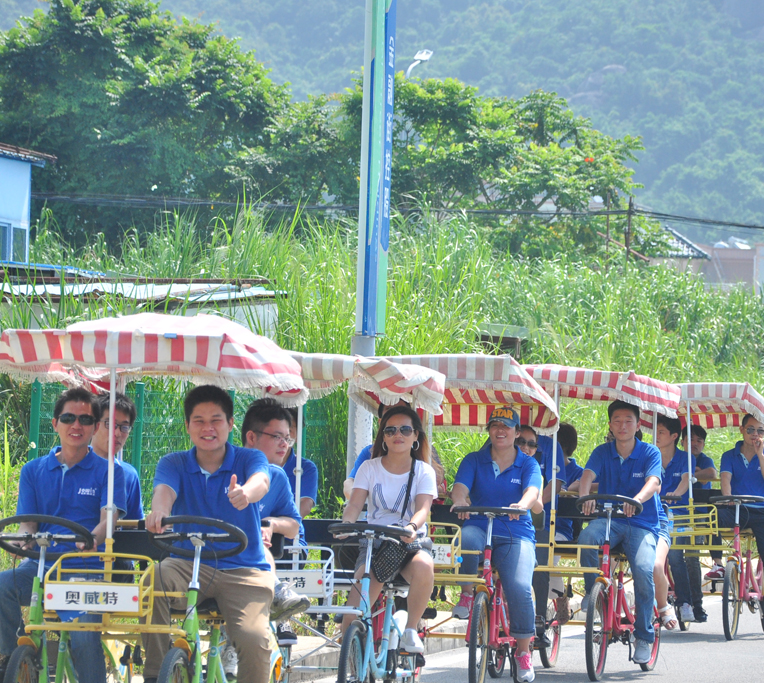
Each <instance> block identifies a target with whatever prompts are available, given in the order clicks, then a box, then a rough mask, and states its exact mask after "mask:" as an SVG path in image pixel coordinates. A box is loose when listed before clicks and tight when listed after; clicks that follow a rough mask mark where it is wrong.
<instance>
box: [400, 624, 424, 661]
mask: <svg viewBox="0 0 764 683" xmlns="http://www.w3.org/2000/svg"><path fill="white" fill-rule="evenodd" d="M398 649H399V650H401V651H402V652H408V653H409V654H411V655H417V654H421V653H422V652H424V644H423V643H422V639H421V638H420V637H419V634H418V633H417V632H416V631H415V630H414V629H413V628H407V629H406V630H405V631H404V632H403V633H402V634H401V639H400V640H399V641H398Z"/></svg>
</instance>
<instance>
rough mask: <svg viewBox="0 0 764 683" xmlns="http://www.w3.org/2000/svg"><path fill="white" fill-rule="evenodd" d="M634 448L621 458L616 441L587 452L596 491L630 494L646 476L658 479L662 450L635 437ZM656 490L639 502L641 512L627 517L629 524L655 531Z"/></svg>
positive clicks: (637, 488)
mask: <svg viewBox="0 0 764 683" xmlns="http://www.w3.org/2000/svg"><path fill="white" fill-rule="evenodd" d="M634 441H635V445H634V450H633V451H632V452H631V454H630V455H629V457H628V458H626V460H623V461H622V460H621V456H620V455H618V451H616V449H615V441H612V442H610V443H604V444H602V445H601V446H597V448H595V449H594V450H593V451H592V454H591V455H590V456H589V461H588V462H587V463H586V469H587V470H591V471H592V472H594V474H595V475H596V479H597V483H598V484H599V489H598V493H605V494H613V495H620V496H628V497H629V498H633V497H634V496H636V495H637V494H638V493H639V492H640V491H641V490H642V488H643V487H644V485H645V481H647V478H648V477H657V478H658V479H659V480H660V479H661V469H662V468H661V452H660V451H659V450H658V448H657V447H656V446H653V445H652V444H648V443H645V442H644V441H640V440H639V439H635V440H634ZM659 506H660V500H659V498H658V494H655V495H653V497H652V498H650V499H648V500H646V501H645V502H644V503H642V512H641V514H639V515H635V516H634V517H631V518H630V519H623V520H619V521H625V522H626V523H628V524H633V525H634V526H638V527H641V528H643V529H649V530H650V531H652V532H653V533H655V534H657V533H658V529H659V524H658V507H659Z"/></svg>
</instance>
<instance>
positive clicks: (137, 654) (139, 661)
mask: <svg viewBox="0 0 764 683" xmlns="http://www.w3.org/2000/svg"><path fill="white" fill-rule="evenodd" d="M133 664H135V666H143V654H142V653H141V646H140V645H136V646H135V650H133Z"/></svg>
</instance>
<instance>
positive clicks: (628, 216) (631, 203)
mask: <svg viewBox="0 0 764 683" xmlns="http://www.w3.org/2000/svg"><path fill="white" fill-rule="evenodd" d="M633 212H634V197H629V210H628V211H627V212H626V235H625V237H626V239H625V240H624V241H625V243H626V260H627V261H628V260H629V252H630V251H631V215H632V213H633Z"/></svg>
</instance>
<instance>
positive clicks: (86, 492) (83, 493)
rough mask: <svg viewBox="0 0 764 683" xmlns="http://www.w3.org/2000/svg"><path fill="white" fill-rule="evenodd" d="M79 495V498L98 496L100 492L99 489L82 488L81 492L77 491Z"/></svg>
mask: <svg viewBox="0 0 764 683" xmlns="http://www.w3.org/2000/svg"><path fill="white" fill-rule="evenodd" d="M77 495H79V496H97V495H98V490H97V489H86V488H83V487H80V490H79V491H77Z"/></svg>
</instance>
